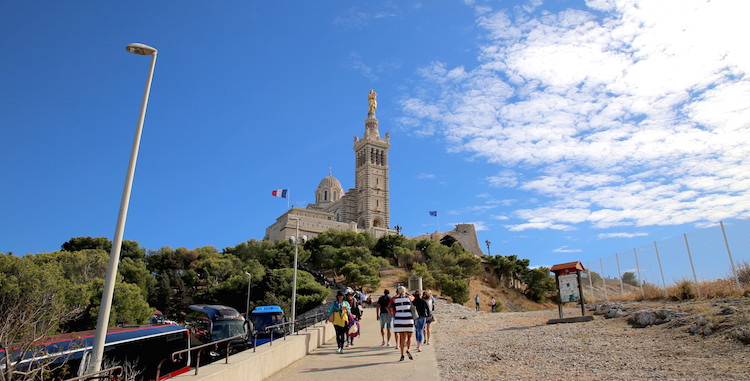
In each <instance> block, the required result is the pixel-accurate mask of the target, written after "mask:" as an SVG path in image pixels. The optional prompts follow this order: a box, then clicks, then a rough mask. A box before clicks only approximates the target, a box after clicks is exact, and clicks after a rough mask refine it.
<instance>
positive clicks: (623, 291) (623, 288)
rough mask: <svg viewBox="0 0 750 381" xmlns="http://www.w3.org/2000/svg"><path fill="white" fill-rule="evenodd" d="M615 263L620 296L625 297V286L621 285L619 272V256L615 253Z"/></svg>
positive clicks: (620, 273)
mask: <svg viewBox="0 0 750 381" xmlns="http://www.w3.org/2000/svg"><path fill="white" fill-rule="evenodd" d="M615 262H617V277H618V278H620V296H625V286H623V284H622V272H621V271H620V256H619V255H618V254H617V253H615Z"/></svg>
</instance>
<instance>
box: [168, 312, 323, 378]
mask: <svg viewBox="0 0 750 381" xmlns="http://www.w3.org/2000/svg"><path fill="white" fill-rule="evenodd" d="M335 337H336V331H335V329H334V328H333V325H332V324H330V323H319V324H318V326H316V327H309V328H308V329H307V331H301V332H299V334H296V335H291V336H287V337H286V340H284V339H278V340H275V341H274V342H273V345H268V344H264V345H261V346H259V347H258V348H257V351H256V352H253V351H252V349H250V350H247V351H244V352H241V353H238V354H235V355H232V356H230V357H229V364H226V363H224V360H219V361H217V362H214V363H213V364H209V365H205V366H202V367H200V369H199V370H198V375H195V374H194V373H195V369H192V370H191V371H190V372H189V373H186V374H183V375H180V376H177V377H175V378H173V380H183V381H196V380H201V381H229V380H232V381H235V380H246V381H250V380H264V379H266V378H268V377H270V376H271V375H273V374H274V373H276V372H278V371H280V370H282V369H284V368H286V367H287V366H289V365H290V364H292V363H293V362H295V361H297V360H299V359H301V358H303V357H305V355H307V354H308V353H310V352H312V351H314V350H315V349H317V348H318V347H320V346H322V345H323V344H325V343H327V342H328V341H330V340H333V339H334V338H335Z"/></svg>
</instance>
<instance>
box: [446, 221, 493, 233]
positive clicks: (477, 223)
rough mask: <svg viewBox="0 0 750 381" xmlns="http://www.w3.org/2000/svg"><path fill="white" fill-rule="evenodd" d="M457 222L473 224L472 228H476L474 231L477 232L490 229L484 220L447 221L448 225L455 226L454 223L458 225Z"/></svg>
mask: <svg viewBox="0 0 750 381" xmlns="http://www.w3.org/2000/svg"><path fill="white" fill-rule="evenodd" d="M458 224H474V229H476V231H478V232H480V231H485V230H489V229H490V228H489V227H488V226H487V224H485V223H484V221H468V222H449V223H448V225H449V226H455V225H458Z"/></svg>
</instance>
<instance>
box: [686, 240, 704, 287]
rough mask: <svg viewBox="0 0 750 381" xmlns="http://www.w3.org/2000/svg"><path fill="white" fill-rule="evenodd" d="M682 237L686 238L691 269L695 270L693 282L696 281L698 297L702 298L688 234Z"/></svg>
mask: <svg viewBox="0 0 750 381" xmlns="http://www.w3.org/2000/svg"><path fill="white" fill-rule="evenodd" d="M682 236H683V237H685V247H686V248H687V253H688V259H689V260H690V269H691V270H693V280H694V281H695V289H696V292H697V293H698V297H699V298H700V297H701V286H700V285H699V284H698V277H697V276H695V266H693V256H692V255H691V254H690V245H689V244H688V239H687V234H685V233H682Z"/></svg>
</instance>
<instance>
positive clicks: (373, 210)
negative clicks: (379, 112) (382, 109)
mask: <svg viewBox="0 0 750 381" xmlns="http://www.w3.org/2000/svg"><path fill="white" fill-rule="evenodd" d="M377 96H378V94H377V93H375V92H374V91H372V90H370V93H369V95H368V97H367V98H368V101H369V103H370V108H369V111H368V113H367V119H365V135H364V137H363V138H361V139H360V138H359V137H356V136H355V137H354V160H355V166H354V167H355V170H354V178H355V189H354V190H355V195H356V216H357V219H356V222H357V227H359V228H360V229H369V228H371V227H376V228H385V229H388V228H389V227H390V224H391V217H390V214H391V213H390V193H389V177H388V148H389V147H390V146H391V143H390V135H389V134H387V133H386V134H385V139H382V138H380V132H379V131H378V119H377V118H376V117H375V110H376V109H377Z"/></svg>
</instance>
